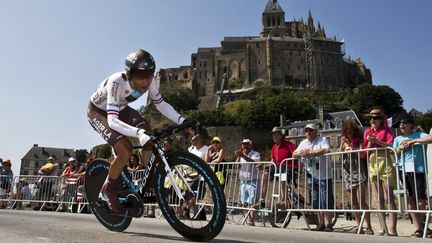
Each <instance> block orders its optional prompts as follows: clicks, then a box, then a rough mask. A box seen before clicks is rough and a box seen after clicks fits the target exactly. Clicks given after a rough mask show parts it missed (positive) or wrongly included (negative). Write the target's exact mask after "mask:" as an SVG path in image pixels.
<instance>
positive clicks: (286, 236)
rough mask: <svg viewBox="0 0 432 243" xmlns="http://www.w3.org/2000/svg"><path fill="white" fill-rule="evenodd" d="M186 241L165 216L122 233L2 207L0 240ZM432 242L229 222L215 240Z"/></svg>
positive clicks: (81, 217) (73, 217)
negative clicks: (164, 218) (240, 224)
mask: <svg viewBox="0 0 432 243" xmlns="http://www.w3.org/2000/svg"><path fill="white" fill-rule="evenodd" d="M182 241H183V242H184V241H187V240H186V239H185V238H183V237H182V236H180V235H179V234H177V232H175V231H174V230H173V229H172V228H171V227H170V226H169V225H168V223H166V222H165V220H163V219H149V218H140V219H134V220H133V221H132V224H131V226H130V227H129V228H128V229H127V230H126V231H125V232H122V233H115V232H110V231H108V230H106V229H105V228H103V227H102V226H101V225H100V224H99V222H98V221H97V220H96V218H94V216H92V215H88V214H68V213H55V212H33V211H18V210H17V211H15V210H13V211H11V210H0V242H8V243H13V242H19V243H21V242H104V243H111V242H116V243H117V242H182ZM407 241H410V242H423V241H425V242H430V239H426V240H423V239H412V238H407V237H388V236H366V235H355V234H349V233H337V232H333V233H327V232H311V231H306V230H294V229H275V228H264V227H250V226H239V225H234V224H226V225H225V227H224V229H223V230H222V232H221V234H220V235H219V236H218V237H217V238H216V239H214V240H213V242H233V243H241V242H245V243H246V242H332V243H333V242H356V243H357V242H407Z"/></svg>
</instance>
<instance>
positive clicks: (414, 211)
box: [399, 143, 432, 238]
mask: <svg viewBox="0 0 432 243" xmlns="http://www.w3.org/2000/svg"><path fill="white" fill-rule="evenodd" d="M430 144H431V143H422V144H420V143H416V144H413V145H412V146H410V147H409V148H406V149H404V150H402V151H400V157H399V168H400V170H399V173H400V174H401V175H404V176H401V180H402V182H403V185H405V186H404V191H405V193H404V201H405V208H404V211H405V212H406V213H409V214H410V217H411V219H412V220H413V221H414V220H418V221H420V222H421V223H423V222H427V223H425V224H424V226H423V227H422V228H423V229H422V232H423V238H425V237H426V234H427V233H428V225H429V222H430V215H431V213H432V198H431V192H430V184H429V182H430V181H431V178H430V175H429V173H428V170H429V169H428V168H430V166H432V164H429V162H428V161H431V160H428V157H427V147H428V145H429V146H430ZM429 234H430V232H429Z"/></svg>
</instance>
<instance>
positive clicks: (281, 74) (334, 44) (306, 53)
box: [160, 0, 372, 97]
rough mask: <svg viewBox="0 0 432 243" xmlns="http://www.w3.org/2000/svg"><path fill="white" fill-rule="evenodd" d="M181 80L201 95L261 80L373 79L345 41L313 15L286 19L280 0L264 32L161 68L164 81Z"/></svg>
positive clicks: (285, 83)
mask: <svg viewBox="0 0 432 243" xmlns="http://www.w3.org/2000/svg"><path fill="white" fill-rule="evenodd" d="M172 81H175V82H181V83H182V84H183V85H184V86H185V87H188V88H190V89H192V90H193V91H194V92H195V93H196V94H197V95H198V96H200V97H203V96H212V95H216V94H218V93H219V92H220V93H223V92H221V91H223V90H228V89H229V90H235V89H240V88H248V87H253V86H254V85H255V84H256V83H257V82H259V83H263V84H266V85H270V86H272V87H279V88H288V89H318V90H334V89H338V88H341V87H356V86H357V85H358V84H360V83H364V82H367V83H372V77H371V73H370V70H369V69H367V68H366V66H365V64H364V63H363V62H362V61H361V60H360V59H359V58H358V59H355V60H352V59H350V58H345V51H344V41H343V40H342V41H341V40H337V39H336V37H333V38H329V37H327V35H326V32H325V30H324V26H323V25H321V23H319V22H318V25H317V26H316V25H315V24H314V19H313V17H312V14H311V12H310V11H309V15H308V19H307V20H306V21H304V20H303V19H300V20H296V19H295V18H294V19H293V20H292V21H288V22H287V21H285V12H284V10H283V9H282V7H281V6H280V5H279V3H278V2H277V0H269V1H268V3H267V5H266V7H265V9H264V11H263V13H262V32H261V33H260V35H259V36H244V37H225V38H224V39H223V41H222V42H221V46H220V47H210V48H198V51H197V52H196V53H193V54H192V55H191V65H190V66H182V67H179V68H168V69H163V70H161V76H160V82H161V83H164V82H172Z"/></svg>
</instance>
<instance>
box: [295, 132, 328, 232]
mask: <svg viewBox="0 0 432 243" xmlns="http://www.w3.org/2000/svg"><path fill="white" fill-rule="evenodd" d="M304 131H305V135H306V139H305V140H303V141H302V142H301V143H300V144H299V146H298V147H297V149H296V150H295V151H294V153H293V157H294V158H300V159H301V162H302V164H304V165H305V166H306V171H307V173H306V174H307V187H308V189H309V195H310V196H311V200H312V208H313V209H324V210H328V209H333V208H334V196H333V180H332V177H333V176H332V167H331V163H330V162H329V160H327V158H326V157H325V156H323V155H324V154H326V153H328V152H330V144H329V142H328V140H327V139H326V138H325V137H323V136H321V135H319V134H318V128H317V126H316V125H315V124H307V125H306V126H305V127H304ZM317 216H318V224H317V228H316V229H315V230H319V231H322V230H325V231H333V227H332V223H331V222H332V216H333V214H332V213H330V212H326V211H325V212H318V213H317Z"/></svg>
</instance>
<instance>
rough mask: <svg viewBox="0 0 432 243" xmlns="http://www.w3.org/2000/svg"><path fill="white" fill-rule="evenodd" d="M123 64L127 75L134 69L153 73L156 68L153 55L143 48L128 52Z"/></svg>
mask: <svg viewBox="0 0 432 243" xmlns="http://www.w3.org/2000/svg"><path fill="white" fill-rule="evenodd" d="M125 65H126V67H125V69H126V72H127V74H128V76H130V74H131V73H133V72H134V71H148V72H150V73H151V74H154V72H155V70H156V63H155V61H154V59H153V56H152V55H151V54H150V53H148V52H147V51H144V50H143V49H137V50H135V51H133V52H131V53H129V55H128V56H127V57H126V60H125Z"/></svg>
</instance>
